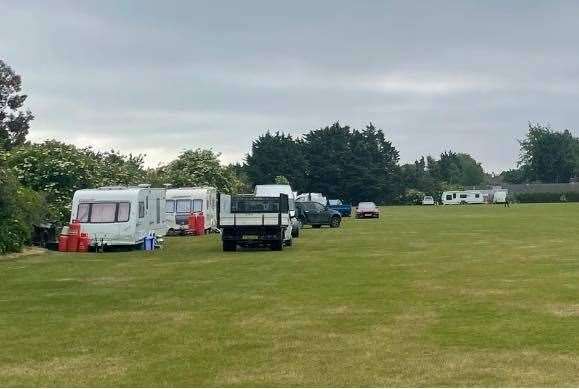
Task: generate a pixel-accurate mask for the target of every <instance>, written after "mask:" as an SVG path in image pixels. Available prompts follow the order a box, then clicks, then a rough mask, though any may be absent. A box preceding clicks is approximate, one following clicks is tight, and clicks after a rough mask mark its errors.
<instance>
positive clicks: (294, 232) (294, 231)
mask: <svg viewBox="0 0 579 389" xmlns="http://www.w3.org/2000/svg"><path fill="white" fill-rule="evenodd" d="M299 237H300V229H299V228H296V229H292V238H299Z"/></svg>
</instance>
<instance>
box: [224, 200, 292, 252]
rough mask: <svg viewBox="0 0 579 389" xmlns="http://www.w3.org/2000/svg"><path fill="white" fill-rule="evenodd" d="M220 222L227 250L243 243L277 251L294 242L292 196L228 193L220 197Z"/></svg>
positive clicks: (246, 245)
mask: <svg viewBox="0 0 579 389" xmlns="http://www.w3.org/2000/svg"><path fill="white" fill-rule="evenodd" d="M217 202H218V207H217V209H218V213H217V223H218V226H219V228H220V230H221V240H222V243H223V251H236V250H237V247H238V246H241V247H269V248H271V249H272V250H274V251H281V250H283V248H284V246H291V245H292V224H291V218H290V211H289V202H288V196H287V195H285V194H280V195H279V196H278V197H267V196H255V195H233V196H232V195H226V194H222V193H220V194H219V196H218V199H217Z"/></svg>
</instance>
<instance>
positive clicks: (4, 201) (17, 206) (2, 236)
mask: <svg viewBox="0 0 579 389" xmlns="http://www.w3.org/2000/svg"><path fill="white" fill-rule="evenodd" d="M43 208H44V206H43V202H42V199H41V197H40V196H39V195H38V194H37V193H35V192H33V191H31V190H30V189H26V188H23V187H21V186H20V185H19V184H18V181H17V180H16V178H15V177H14V176H13V175H11V174H10V173H9V172H8V170H7V169H5V168H2V167H0V255H2V254H6V253H9V252H15V251H20V249H21V248H22V246H23V245H24V244H25V243H27V242H29V240H30V236H31V233H32V225H33V224H35V223H38V222H39V221H40V219H41V216H42V212H43Z"/></svg>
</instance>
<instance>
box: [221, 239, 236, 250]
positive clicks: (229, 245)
mask: <svg viewBox="0 0 579 389" xmlns="http://www.w3.org/2000/svg"><path fill="white" fill-rule="evenodd" d="M236 250H237V244H236V243H235V242H234V241H230V240H224V241H223V251H236Z"/></svg>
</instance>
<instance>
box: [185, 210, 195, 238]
mask: <svg viewBox="0 0 579 389" xmlns="http://www.w3.org/2000/svg"><path fill="white" fill-rule="evenodd" d="M196 225H197V215H196V214H194V213H192V214H190V215H189V217H188V218H187V228H188V229H189V233H190V234H194V233H195V226H196Z"/></svg>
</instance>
